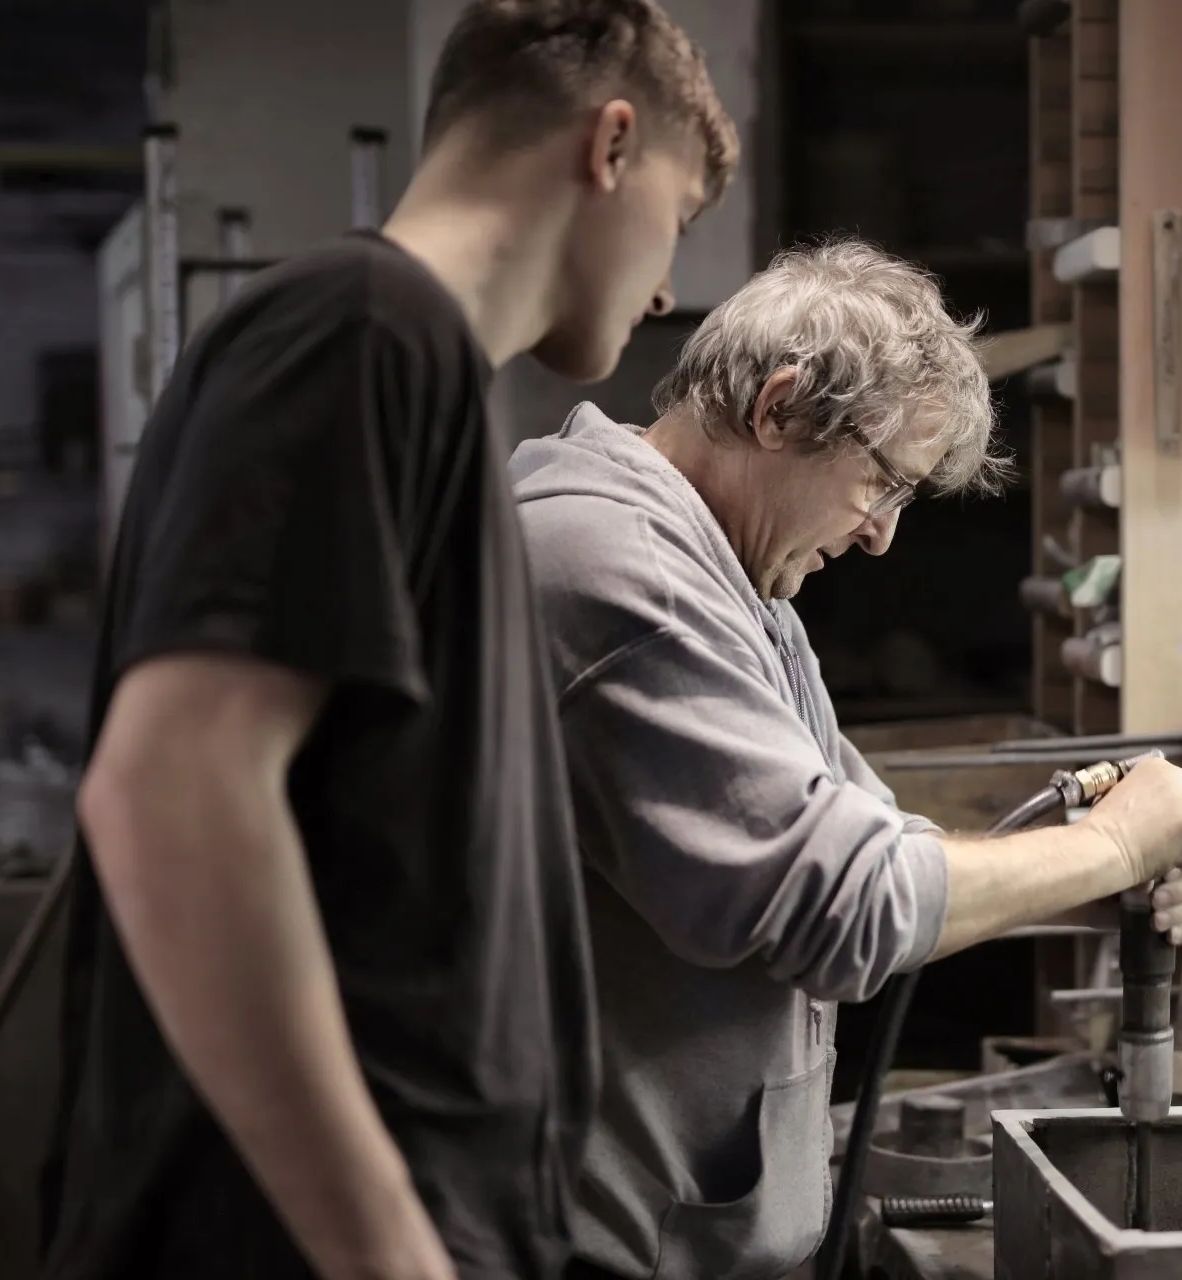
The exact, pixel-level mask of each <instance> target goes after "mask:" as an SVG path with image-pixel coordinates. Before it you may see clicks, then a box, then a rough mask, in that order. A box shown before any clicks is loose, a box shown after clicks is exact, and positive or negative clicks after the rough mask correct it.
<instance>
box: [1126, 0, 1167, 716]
mask: <svg viewBox="0 0 1182 1280" xmlns="http://www.w3.org/2000/svg"><path fill="white" fill-rule="evenodd" d="M1179 49H1182V4H1180V3H1178V0H1122V2H1121V5H1120V229H1121V270H1120V283H1119V289H1120V363H1121V379H1120V383H1121V387H1120V431H1121V451H1122V457H1121V461H1122V475H1123V478H1124V494H1123V497H1122V503H1121V553H1122V555H1123V558H1124V561H1123V572H1122V575H1121V588H1122V618H1123V620H1124V684H1123V687H1122V698H1121V701H1122V710H1121V728H1122V729H1124V730H1125V731H1127V732H1131V733H1136V732H1157V731H1166V732H1169V731H1172V730H1174V729H1177V728H1178V727H1179V726H1182V581H1180V575H1179V571H1178V564H1179V553H1180V550H1182V457H1179V456H1177V455H1173V456H1171V455H1170V454H1167V453H1165V452H1163V451H1162V450H1160V449H1159V447H1158V443H1157V431H1156V420H1155V408H1156V407H1155V404H1154V341H1153V215H1154V213H1155V211H1157V210H1159V209H1163V208H1170V207H1173V208H1178V207H1180V206H1182V146H1179V144H1178V120H1179V117H1180V116H1182V77H1179V75H1178V50H1179Z"/></svg>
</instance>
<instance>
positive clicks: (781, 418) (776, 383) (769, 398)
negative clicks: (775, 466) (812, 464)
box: [751, 365, 800, 452]
mask: <svg viewBox="0 0 1182 1280" xmlns="http://www.w3.org/2000/svg"><path fill="white" fill-rule="evenodd" d="M795 385H796V367H795V366H794V365H788V366H787V367H786V368H783V369H777V370H776V371H775V373H773V374H772V376H771V377H770V378H768V380H767V381H766V382H765V383H764V384H763V386H762V387H760V389H759V394H758V395H757V396H756V397H755V404H754V405H753V406H752V409H751V433H752V435H754V437H755V440H756V443H757V444H759V446H760V447H761V448H763V449H770V450H772V451H773V452H775V451H778V450H780V449H782V448H783V447H784V446H785V445H786V444H787V443H789V442H790V441H792V440H795V439H796V438H797V436H799V434H800V424H799V423H797V422H796V421H795V420H794V419H793V417H792V414H791V408H790V402H791V399H792V392H793V390H794V388H795Z"/></svg>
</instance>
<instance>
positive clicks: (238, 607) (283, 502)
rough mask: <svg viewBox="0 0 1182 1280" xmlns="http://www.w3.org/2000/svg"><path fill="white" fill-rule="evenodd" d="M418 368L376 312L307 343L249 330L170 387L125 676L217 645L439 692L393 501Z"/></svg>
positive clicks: (126, 637) (411, 429)
mask: <svg viewBox="0 0 1182 1280" xmlns="http://www.w3.org/2000/svg"><path fill="white" fill-rule="evenodd" d="M408 364H410V359H409V357H408V355H407V353H406V351H405V350H404V349H403V348H402V346H401V345H400V342H399V340H398V339H396V338H395V336H394V335H392V334H389V333H387V332H386V331H385V330H383V329H381V328H380V327H378V326H375V325H373V324H372V323H369V322H366V321H350V322H342V323H341V324H340V325H337V326H335V327H332V328H330V329H328V330H327V331H325V332H321V333H319V334H317V335H315V336H312V337H308V338H305V339H301V337H300V335H299V334H297V333H293V334H290V335H283V334H274V333H271V334H268V335H265V336H263V337H258V338H255V337H254V336H252V335H251V334H250V332H249V330H248V331H247V332H246V333H244V334H241V335H239V337H238V338H237V339H236V340H234V341H231V342H230V343H229V344H228V345H227V346H226V347H224V348H223V349H222V351H221V352H220V354H218V355H216V356H213V357H211V359H210V365H209V368H208V369H207V370H205V371H204V372H202V373H200V374H199V376H197V377H195V378H194V379H192V380H191V381H190V383H189V384H188V385H186V384H185V383H183V382H182V383H179V384H174V387H173V388H170V390H169V391H166V393H165V396H166V398H167V397H168V396H169V395H172V396H173V397H174V402H173V403H171V404H168V403H166V402H164V403H162V405H161V411H160V412H161V414H162V416H163V417H164V418H165V419H171V421H172V423H173V426H174V430H175V436H174V437H173V438H172V439H171V440H169V441H165V440H163V439H155V440H154V439H151V438H148V439H146V441H145V456H144V457H142V458H141V462H140V465H141V467H146V468H148V469H149V470H153V469H155V470H157V474H156V475H155V476H153V477H151V479H152V480H153V481H154V482H155V483H154V484H149V485H147V486H146V487H148V488H154V489H155V491H156V493H157V495H158V496H157V501H156V502H155V505H154V506H153V508H152V510H151V511H150V512H148V513H146V515H145V516H144V517H143V519H144V520H145V522H146V528H145V530H144V531H143V535H142V540H141V545H142V546H143V553H142V559H141V561H140V563H139V565H138V566H137V568H136V571H135V583H134V604H133V606H132V608H131V610H130V614H129V622H128V625H127V627H126V629H125V631H124V634H123V636H122V637H121V643H120V644H119V645H118V646H117V648H116V653H115V661H116V667H117V669H118V670H126V669H127V668H128V667H129V666H131V665H132V664H134V663H136V662H140V661H143V660H144V659H146V658H149V657H153V656H160V655H162V654H165V653H176V652H183V651H214V652H217V651H221V652H227V653H238V654H243V655H250V656H254V657H258V658H260V659H263V660H266V661H271V662H275V663H278V664H281V665H284V666H290V667H293V668H296V669H299V670H303V671H307V672H309V673H313V674H316V675H320V676H323V677H325V678H327V679H329V680H332V681H363V682H371V683H374V684H377V685H381V686H384V687H387V688H390V689H392V690H394V691H397V692H400V693H403V694H405V695H407V696H408V697H410V698H413V699H415V700H420V699H423V698H425V697H426V696H427V685H426V680H425V676H424V672H423V668H422V663H421V661H420V636H419V627H418V621H417V610H416V607H415V604H414V600H413V597H412V593H411V590H410V587H409V584H408V564H409V563H410V561H411V558H412V556H413V554H414V548H413V547H411V546H408V545H407V527H406V521H405V520H404V519H403V518H402V515H401V513H400V512H399V510H398V507H399V505H400V504H399V500H398V495H399V493H400V492H401V491H402V490H401V476H400V467H401V465H402V462H403V459H404V458H405V456H406V454H407V451H408V449H407V437H410V436H413V434H414V433H415V432H416V431H420V432H421V431H422V426H421V424H419V423H417V422H416V421H415V414H414V413H413V412H412V409H411V402H412V399H413V398H412V397H411V396H410V395H409V393H408V391H407V380H408V377H409V374H410V370H409V369H408V367H407V366H408ZM193 384H195V385H196V390H195V391H194V390H190V389H189V387H191V386H192V385H193ZM185 395H188V396H190V397H191V403H188V404H178V403H176V402H175V398H176V397H179V396H185Z"/></svg>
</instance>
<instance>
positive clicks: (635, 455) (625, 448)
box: [509, 400, 788, 627]
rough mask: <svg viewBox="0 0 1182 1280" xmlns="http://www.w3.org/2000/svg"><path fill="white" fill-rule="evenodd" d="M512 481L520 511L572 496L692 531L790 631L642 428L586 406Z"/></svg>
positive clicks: (762, 610)
mask: <svg viewBox="0 0 1182 1280" xmlns="http://www.w3.org/2000/svg"><path fill="white" fill-rule="evenodd" d="M509 480H510V483H511V484H512V485H513V490H514V495H515V496H516V498H517V501H518V503H527V502H532V501H536V500H538V499H540V498H553V497H559V496H566V495H580V496H584V497H596V498H608V499H610V500H611V501H614V502H622V503H625V504H626V505H628V506H632V507H639V508H640V509H641V510H643V511H644V512H645V514H646V515H647V516H649V517H650V518H651V519H652V521H653V522H654V523H655V524H656V525H658V526H660V525H668V524H670V523H675V524H679V525H681V524H686V523H688V524H689V525H691V526H692V527H693V529H694V532H695V534H696V535H697V537H696V541H697V542H698V544H699V549H700V550H701V551H702V552H705V553H706V554H708V555H709V557H710V559H711V561H712V562H713V564H714V566H715V567H716V568H717V569H718V570H719V571H720V572H721V573H722V574H723V575H724V576H725V577H726V579H727V581H728V582H729V583H730V585H731V586H732V587H733V588H734V589H735V590H736V591H737V592H738V593H739V594H740V595H741V596H742V598H743V600H744V602H745V603H746V604H747V605H748V607H749V608H750V609H752V610H753V611H754V612H755V613H756V614H758V615H760V617H761V619H762V620H763V621H764V622H765V625H766V624H767V623H768V622H770V623H771V624H772V625H773V626H776V627H779V626H784V625H786V624H787V622H788V620H787V619H786V618H785V617H784V616H783V615H782V614H780V613H779V611H778V610H777V609H776V608H774V607H769V606H768V605H766V604H765V603H764V602H763V601H761V600H760V599H759V596H758V595H757V594H756V591H755V588H754V587H753V586H752V584H751V579H750V578H748V577H747V574H746V572H745V571H744V569H743V566H742V565H741V564H740V563H739V559H738V557H737V556H736V555H735V552H734V549H733V548H732V547H731V544H730V543H729V542H728V541H727V537H726V534H725V533H723V531H722V526H721V525H720V524H719V523H718V521H717V520H716V519H715V518H714V515H713V513H712V512H711V510H710V508H709V507H708V506H707V505H706V503H705V502H704V501H703V499H702V496H701V494H699V493H698V491H697V490H696V489H695V488H694V486H693V485H692V484H690V482H689V481H688V480H687V479H686V478H685V476H683V475H682V473H681V472H680V471H678V469H677V468H676V467H675V466H674V465H673V464H672V463H671V462H670V461H669V460H668V459H667V458H666V457H665V455H664V454H662V453H660V452H658V451H657V450H656V449H654V448H653V446H652V445H650V444H648V443H647V442H646V441H645V440H644V428H643V427H638V426H634V425H632V424H627V423H619V422H613V421H612V420H611V418H609V417H608V416H607V415H606V414H605V413H604V412H603V411H602V410H601V409H599V408H597V407H596V406H595V405H594V404H592V403H591V402H590V401H589V400H584V401H583V402H582V403H581V404H578V405H576V406H575V407H574V409H572V410H571V412H570V414H569V415H568V416H567V419H566V421H565V422H564V423H563V425H562V430H561V431H559V432H558V433H557V434H556V435H552V436H545V437H543V438H542V439H540V440H527V441H525V442H524V443H523V444H521V445H519V446H518V447H517V450H516V452H515V453H514V454H513V457H512V458H511V459H510V460H509Z"/></svg>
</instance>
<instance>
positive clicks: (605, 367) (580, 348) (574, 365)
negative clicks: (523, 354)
mask: <svg viewBox="0 0 1182 1280" xmlns="http://www.w3.org/2000/svg"><path fill="white" fill-rule="evenodd" d="M623 350H624V347H623V344H621V345H619V346H614V347H613V346H610V345H608V344H607V343H591V342H585V341H584V342H579V341H577V340H572V339H571V338H569V337H566V338H564V337H563V336H562V335H560V334H547V335H546V337H544V338H543V339H542V340H541V342H539V343H538V344H537V346H535V347H534V348H533V350H532V352H531V354H532V355H533V356H534V358H535V359H536V360H537V361H538V362H539V363H541V364H543V365H545V367H546V368H547V369H549V370H550V371H551V373H556V374H558V375H559V377H562V378H566V379H568V380H569V381H571V382H584V383H585V382H602V381H603V380H604V378H610V377H611V375H612V374H613V373H615V371H616V368H617V366H618V365H619V363H620V356H621V355H622V354H623Z"/></svg>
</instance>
